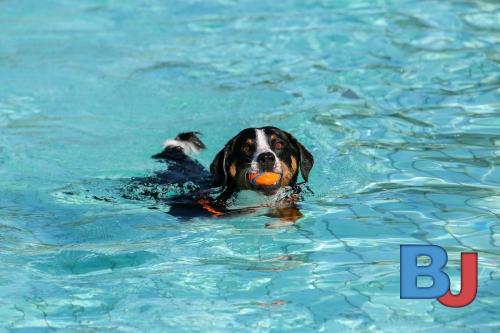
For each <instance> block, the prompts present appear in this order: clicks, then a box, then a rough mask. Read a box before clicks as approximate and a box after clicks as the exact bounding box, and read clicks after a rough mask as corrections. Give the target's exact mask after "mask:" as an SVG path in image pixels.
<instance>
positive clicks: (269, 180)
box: [253, 172, 280, 186]
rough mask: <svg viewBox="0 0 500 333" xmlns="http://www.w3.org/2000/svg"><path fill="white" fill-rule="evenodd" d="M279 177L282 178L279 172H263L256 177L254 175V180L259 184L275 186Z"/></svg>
mask: <svg viewBox="0 0 500 333" xmlns="http://www.w3.org/2000/svg"><path fill="white" fill-rule="evenodd" d="M279 179H280V174H279V173H275V172H263V173H261V174H258V175H257V176H256V177H254V178H253V181H254V182H255V184H257V185H263V186H273V185H275V184H276V183H277V182H278V181H279Z"/></svg>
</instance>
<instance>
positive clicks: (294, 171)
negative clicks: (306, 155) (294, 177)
mask: <svg viewBox="0 0 500 333" xmlns="http://www.w3.org/2000/svg"><path fill="white" fill-rule="evenodd" d="M290 159H291V160H292V163H291V164H292V165H291V167H292V170H291V172H292V174H295V173H296V172H297V159H296V158H295V156H291V157H290Z"/></svg>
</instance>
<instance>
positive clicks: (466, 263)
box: [438, 252, 477, 308]
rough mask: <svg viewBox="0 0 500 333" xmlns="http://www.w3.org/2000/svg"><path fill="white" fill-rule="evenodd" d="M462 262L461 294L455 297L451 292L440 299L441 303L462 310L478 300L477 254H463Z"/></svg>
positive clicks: (461, 256)
mask: <svg viewBox="0 0 500 333" xmlns="http://www.w3.org/2000/svg"><path fill="white" fill-rule="evenodd" d="M460 260H461V263H460V265H461V271H460V277H461V280H462V281H461V286H460V293H458V294H457V295H453V294H452V293H451V291H450V290H448V292H447V293H446V294H445V295H443V296H441V297H439V298H438V301H439V303H441V304H443V305H444V306H449V307H452V308H461V307H463V306H466V305H469V304H470V303H472V301H473V300H474V299H475V298H476V294H477V253H475V252H462V253H461V254H460Z"/></svg>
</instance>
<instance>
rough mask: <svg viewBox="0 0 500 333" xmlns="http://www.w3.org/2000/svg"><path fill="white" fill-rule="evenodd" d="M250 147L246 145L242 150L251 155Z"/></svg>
mask: <svg viewBox="0 0 500 333" xmlns="http://www.w3.org/2000/svg"><path fill="white" fill-rule="evenodd" d="M250 149H251V148H250V146H249V145H244V146H243V147H242V148H241V151H243V152H244V153H245V154H249V153H250Z"/></svg>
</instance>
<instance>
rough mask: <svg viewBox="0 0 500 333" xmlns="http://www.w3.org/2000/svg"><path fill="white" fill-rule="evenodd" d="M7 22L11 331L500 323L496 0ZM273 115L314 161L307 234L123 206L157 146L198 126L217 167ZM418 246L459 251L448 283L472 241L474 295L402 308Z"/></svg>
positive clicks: (88, 7) (55, 4)
mask: <svg viewBox="0 0 500 333" xmlns="http://www.w3.org/2000/svg"><path fill="white" fill-rule="evenodd" d="M0 21H1V22H2V23H3V24H2V32H3V33H2V34H1V35H0V86H1V87H2V89H0V188H1V189H2V190H1V191H0V261H1V262H2V265H0V295H1V296H2V297H0V322H1V323H2V328H5V329H6V330H9V331H14V332H17V331H19V332H45V331H52V330H60V331H64V332H66V331H67V332H75V331H88V330H95V331H99V332H108V331H109V332H117V331H119V332H129V331H130V332H132V331H133V332H135V331H142V332H164V331H165V330H169V331H186V332H192V331H204V332H206V331H230V332H233V331H238V332H244V331H271V330H272V329H273V328H275V329H276V328H279V331H295V332H309V331H328V332H344V331H350V330H356V331H376V332H400V331H401V330H402V329H404V328H409V329H412V330H419V331H423V332H435V331H437V330H443V329H444V328H445V327H446V332H464V331H472V330H475V331H480V332H488V331H491V332H493V331H495V329H496V328H497V327H498V326H499V325H500V323H499V321H498V317H499V311H498V309H497V308H498V307H495V305H496V304H495V302H496V299H498V297H499V292H498V290H499V288H500V284H499V282H498V281H499V273H498V271H499V254H500V253H499V246H500V238H499V236H498V233H499V231H500V227H499V223H498V221H499V217H500V186H499V185H500V168H499V158H500V157H499V156H500V155H499V152H500V111H499V110H500V104H499V97H500V94H499V88H500V81H499V74H498V73H499V67H498V64H499V60H500V56H499V49H498V45H499V42H500V40H499V32H500V25H499V22H500V6H499V5H498V3H497V2H495V1H488V0H483V1H447V2H438V1H419V2H409V1H408V2H406V1H379V2H378V3H377V4H374V3H373V2H370V1H355V2H352V1H336V2H333V1H331V2H330V1H308V2H303V1H282V2H266V3H264V2H262V3H256V2H249V1H226V0H224V1H222V0H221V1H204V2H197V1H185V2H182V3H179V2H172V1H166V2H165V1H154V0H151V1H149V0H148V1H144V2H142V3H137V2H133V1H120V2H115V1H108V2H102V1H85V2H83V1H81V2H78V3H75V2H74V1H71V2H70V1H65V0H55V1H51V2H43V3H42V2H35V1H24V2H13V1H2V2H0ZM268 124H269V125H275V126H278V127H282V128H284V129H286V130H288V131H289V132H291V133H293V134H294V135H295V136H296V137H297V138H299V139H300V141H301V142H303V143H304V144H305V145H306V146H307V147H308V148H310V150H311V151H312V153H313V154H314V156H315V160H316V164H315V167H314V169H313V171H312V174H311V180H310V186H311V188H312V189H313V191H314V195H310V196H307V197H306V198H305V200H304V201H303V202H301V203H300V205H299V206H300V207H299V208H300V210H301V214H303V217H302V218H301V219H300V220H299V222H298V223H296V224H285V225H276V224H275V222H276V220H277V219H276V218H275V217H271V216H269V214H244V215H241V214H234V215H232V216H229V217H227V218H224V219H217V218H212V217H203V216H199V217H195V218H193V219H190V220H189V221H180V220H178V219H176V218H175V217H173V216H171V215H169V214H168V211H169V209H170V207H168V205H157V204H155V203H152V202H150V201H148V200H143V201H137V200H129V199H125V198H123V197H122V196H120V188H122V186H123V180H126V179H130V178H131V177H138V176H139V177H140V176H143V175H146V174H151V173H152V172H154V171H155V170H158V169H161V165H160V164H158V163H155V162H154V161H153V160H151V159H150V158H149V157H150V156H151V155H152V154H153V153H156V152H157V151H159V149H160V148H161V143H162V142H163V140H164V139H165V138H167V137H172V136H174V135H175V134H177V133H178V132H183V131H189V130H198V131H201V132H202V133H203V135H204V136H203V140H204V142H205V143H206V144H207V147H208V149H207V151H206V152H203V153H202V154H200V155H199V156H198V158H199V160H200V162H201V163H202V164H203V165H205V166H207V165H208V164H209V163H210V161H211V159H212V157H213V156H214V154H215V153H216V152H217V151H218V150H219V149H220V147H221V146H222V145H223V144H224V143H225V142H226V141H227V140H228V138H230V137H232V136H233V135H234V134H235V133H237V132H238V131H239V130H241V129H242V128H244V127H250V126H252V127H254V126H262V125H268ZM172 190H173V192H175V193H177V192H176V191H178V190H180V189H172ZM181 190H182V189H181ZM171 194H172V193H170V192H168V191H167V193H165V195H167V196H169V195H171ZM150 208H156V209H150ZM166 213H167V214H166ZM266 226H267V227H266ZM270 226H272V228H271V227H270ZM410 243H420V244H426V243H433V244H438V245H441V246H443V247H445V248H446V249H447V251H448V253H449V264H448V268H447V270H448V273H450V275H451V279H452V289H453V290H454V291H456V290H458V289H459V285H458V277H459V273H458V267H459V266H458V265H459V259H460V256H459V253H460V252H461V251H478V252H479V293H478V298H477V299H476V301H475V302H474V303H473V304H472V305H470V306H469V307H467V308H463V309H455V310H453V311H450V310H449V309H446V308H444V307H442V306H441V305H439V304H437V302H436V301H432V300H400V299H399V245H400V244H410Z"/></svg>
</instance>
